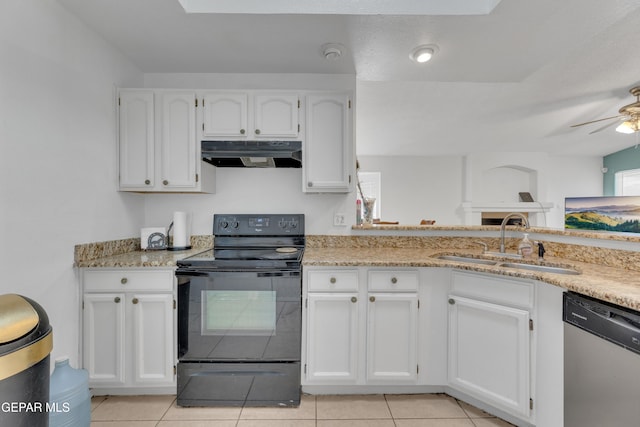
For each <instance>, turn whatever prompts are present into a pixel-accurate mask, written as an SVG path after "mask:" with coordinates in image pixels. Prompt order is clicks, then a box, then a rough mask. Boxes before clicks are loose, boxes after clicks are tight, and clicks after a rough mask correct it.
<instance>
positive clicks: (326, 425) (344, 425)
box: [316, 419, 395, 427]
mask: <svg viewBox="0 0 640 427" xmlns="http://www.w3.org/2000/svg"><path fill="white" fill-rule="evenodd" d="M316 425H317V427H395V424H394V423H393V420H392V419H385V420H318V421H317V424H316Z"/></svg>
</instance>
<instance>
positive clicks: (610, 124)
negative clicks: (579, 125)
mask: <svg viewBox="0 0 640 427" xmlns="http://www.w3.org/2000/svg"><path fill="white" fill-rule="evenodd" d="M619 122H620V120H618V121H615V122H611V123H607V124H606V125H604V126H601V127H599V128H598V129H596V130H592V131H591V132H589V135H591V134H592V133H597V132H600V131H601V130H605V129H606V128H608V127H611V126H613V125H617V124H618V123H619Z"/></svg>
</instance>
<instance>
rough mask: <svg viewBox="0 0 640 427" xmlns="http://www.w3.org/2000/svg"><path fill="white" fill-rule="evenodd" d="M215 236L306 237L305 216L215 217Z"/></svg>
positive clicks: (217, 215) (241, 215) (244, 215)
mask: <svg viewBox="0 0 640 427" xmlns="http://www.w3.org/2000/svg"><path fill="white" fill-rule="evenodd" d="M213 234H214V236H258V235H265V236H279V235H301V236H302V235H304V214H289V215H282V214H280V215H274V214H268V215H251V214H238V215H221V214H220V215H219V214H215V215H214V216H213Z"/></svg>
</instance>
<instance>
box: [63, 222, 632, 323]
mask: <svg viewBox="0 0 640 427" xmlns="http://www.w3.org/2000/svg"><path fill="white" fill-rule="evenodd" d="M385 227H388V226H385ZM454 228H455V229H461V230H466V231H470V229H473V228H474V227H454ZM395 230H396V231H397V227H396V228H395ZM491 231H495V227H493V228H491ZM547 231H548V230H547ZM576 236H580V237H587V236H585V235H584V234H577V235H576ZM614 236H616V235H614ZM616 239H620V240H630V241H631V242H632V243H633V244H635V243H636V241H637V239H638V237H635V236H632V237H629V236H626V235H622V236H617V237H616ZM478 241H483V242H484V243H486V244H488V246H489V247H490V248H496V247H498V244H499V241H498V239H497V238H496V237H491V238H487V237H481V238H474V239H469V238H466V237H443V236H435V237H424V236H422V237H420V236H404V237H403V236H332V235H331V236H314V235H310V236H307V245H306V249H305V253H304V258H303V261H302V263H303V266H324V267H345V266H346V267H349V266H351V267H357V266H365V267H367V266H373V267H445V268H457V269H462V270H468V271H476V272H484V273H492V274H500V275H504V276H511V277H518V278H523V279H532V280H540V281H543V282H546V283H549V284H551V285H555V286H560V287H562V288H565V289H568V290H572V291H575V292H578V293H581V294H583V295H588V296H592V297H594V298H597V299H600V300H604V301H609V302H611V303H614V304H618V305H621V306H624V307H628V308H631V309H635V310H638V311H640V251H635V250H632V251H629V250H616V249H611V248H606V247H604V245H603V246H602V247H599V246H590V247H585V246H581V245H573V244H566V243H558V242H551V241H548V242H545V247H546V248H547V254H546V255H545V261H544V262H545V263H547V264H552V265H560V266H567V267H572V268H575V269H577V270H579V271H580V272H581V274H579V275H565V274H557V273H545V272H539V271H531V270H522V269H513V268H505V267H500V266H497V265H482V264H472V263H463V262H456V261H450V260H441V259H437V258H435V256H437V255H439V254H464V255H471V256H475V257H480V256H481V255H482V254H481V252H480V249H479V247H478V246H479V245H478V243H477V242H478ZM517 242H518V239H507V243H508V245H507V246H508V247H507V251H508V252H515V249H516V247H515V246H514V245H516V246H517ZM191 243H192V246H193V248H192V249H189V250H184V251H166V250H161V251H143V250H140V240H139V239H135V238H132V239H123V240H117V241H108V242H97V243H91V244H83V245H77V246H76V247H75V257H74V259H75V263H74V265H75V267H78V268H141V267H165V268H173V267H175V266H176V263H177V261H178V260H180V259H183V258H186V257H188V256H191V255H194V254H197V253H199V252H203V251H205V250H208V249H210V248H211V247H212V246H213V238H212V236H192V241H191ZM527 262H530V263H536V262H537V261H536V260H530V261H527Z"/></svg>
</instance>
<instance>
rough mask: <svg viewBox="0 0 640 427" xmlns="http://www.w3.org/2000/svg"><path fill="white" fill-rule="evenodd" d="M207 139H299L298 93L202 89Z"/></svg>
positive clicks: (203, 131)
mask: <svg viewBox="0 0 640 427" xmlns="http://www.w3.org/2000/svg"><path fill="white" fill-rule="evenodd" d="M202 99H203V102H202V104H203V124H202V134H203V136H204V137H205V138H206V139H210V140H220V139H299V137H300V136H299V134H300V130H299V129H300V124H299V119H298V116H299V114H298V110H299V106H300V102H299V97H298V94H297V93H271V92H226V91H215V92H205V93H204V94H203V96H202Z"/></svg>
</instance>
